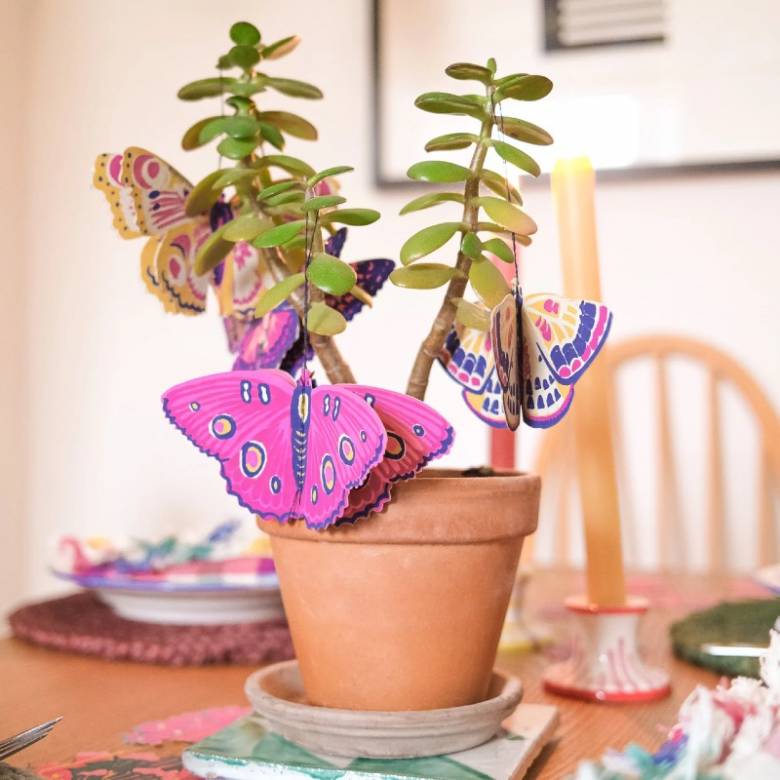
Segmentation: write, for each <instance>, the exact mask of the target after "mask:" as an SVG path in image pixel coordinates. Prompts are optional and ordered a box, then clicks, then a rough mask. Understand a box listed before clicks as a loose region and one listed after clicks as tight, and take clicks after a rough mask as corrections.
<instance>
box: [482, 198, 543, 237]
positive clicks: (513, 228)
mask: <svg viewBox="0 0 780 780" xmlns="http://www.w3.org/2000/svg"><path fill="white" fill-rule="evenodd" d="M476 202H477V203H478V204H479V205H480V206H481V207H482V208H483V209H484V211H485V213H486V214H487V215H488V216H489V217H490V219H492V220H494V221H495V222H498V224H499V225H501V226H502V227H504V228H506V229H507V230H508V231H510V232H511V233H519V234H520V235H522V236H530V235H531V234H532V233H536V222H534V221H533V220H532V219H531V217H529V216H528V214H526V213H525V212H524V211H522V210H521V209H519V208H518V207H517V206H513V205H512V204H511V203H508V202H507V201H505V200H502V199H501V198H493V197H490V196H486V197H482V198H476Z"/></svg>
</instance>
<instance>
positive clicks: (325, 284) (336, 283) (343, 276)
mask: <svg viewBox="0 0 780 780" xmlns="http://www.w3.org/2000/svg"><path fill="white" fill-rule="evenodd" d="M308 276H309V281H310V282H311V283H312V284H314V285H316V286H317V287H319V288H320V290H322V291H323V292H326V293H329V294H330V295H345V294H346V293H348V292H349V291H350V290H351V289H352V288H353V287H354V286H355V284H356V283H357V275H356V274H355V270H354V269H353V268H352V266H351V265H348V264H347V263H345V262H344V261H343V260H339V259H338V257H333V255H328V254H326V253H325V252H317V253H316V254H315V255H314V257H313V258H312V261H311V263H310V264H309V273H308Z"/></svg>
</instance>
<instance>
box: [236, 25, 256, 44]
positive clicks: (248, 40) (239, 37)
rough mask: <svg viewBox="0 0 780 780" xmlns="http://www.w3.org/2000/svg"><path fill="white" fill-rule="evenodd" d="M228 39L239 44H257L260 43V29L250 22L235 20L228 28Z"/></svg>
mask: <svg viewBox="0 0 780 780" xmlns="http://www.w3.org/2000/svg"><path fill="white" fill-rule="evenodd" d="M230 40H231V41H233V43H238V44H240V45H241V46H257V44H258V43H260V30H258V29H257V27H255V26H254V25H253V24H251V23H250V22H236V23H235V24H234V25H233V26H232V27H231V28H230Z"/></svg>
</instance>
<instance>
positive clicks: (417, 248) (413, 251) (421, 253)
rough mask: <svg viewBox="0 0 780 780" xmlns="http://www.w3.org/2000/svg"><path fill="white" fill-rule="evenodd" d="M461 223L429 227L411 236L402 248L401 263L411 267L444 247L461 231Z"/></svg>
mask: <svg viewBox="0 0 780 780" xmlns="http://www.w3.org/2000/svg"><path fill="white" fill-rule="evenodd" d="M460 227H461V224H460V222H441V223H440V224H438V225H429V226H428V227H426V228H423V229H422V230H418V231H417V232H416V233H415V234H414V235H412V236H410V237H409V238H408V239H407V240H406V241H405V242H404V245H403V246H402V247H401V262H402V263H403V264H404V265H409V263H413V262H414V261H415V260H419V259H420V258H421V257H425V256H426V255H429V254H430V253H431V252H435V251H436V250H437V249H439V248H440V247H443V246H444V245H445V244H446V243H447V242H448V241H449V240H450V239H451V238H452V237H453V236H454V235H455V233H456V232H457V231H458V230H460Z"/></svg>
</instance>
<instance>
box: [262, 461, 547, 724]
mask: <svg viewBox="0 0 780 780" xmlns="http://www.w3.org/2000/svg"><path fill="white" fill-rule="evenodd" d="M539 489H540V480H539V478H538V477H536V476H529V475H523V474H515V473H511V474H505V475H500V476H491V477H464V476H463V475H462V473H461V472H455V471H447V470H433V469H430V470H427V471H425V472H423V473H422V474H421V475H419V476H418V477H417V478H416V479H414V480H412V481H410V482H404V483H401V484H399V485H397V486H396V487H395V488H394V491H393V500H392V501H391V502H390V504H389V505H388V506H387V508H386V509H385V511H383V512H382V513H380V514H377V515H373V516H371V517H370V518H367V519H364V520H361V521H359V522H358V523H357V524H356V525H354V526H344V527H341V528H334V529H329V530H327V531H320V532H318V531H311V530H309V529H307V528H306V527H305V526H304V524H303V523H302V522H300V521H298V522H293V523H289V524H287V525H279V524H277V523H273V522H262V521H261V522H260V527H261V528H262V529H263V530H264V531H266V532H267V533H269V534H270V535H271V544H272V546H273V552H274V558H275V561H276V567H277V571H278V573H279V581H280V585H281V589H282V600H283V601H284V606H285V611H286V612H287V618H288V620H289V623H290V629H291V632H292V638H293V643H294V645H295V650H296V654H297V656H298V662H299V664H300V671H301V676H302V678H303V684H304V687H305V689H306V696H307V698H308V700H309V702H310V703H312V704H318V705H322V706H325V707H340V708H344V709H353V710H383V711H387V710H427V709H436V708H441V707H457V706H460V705H464V704H473V703H475V702H478V701H482V700H483V699H484V698H485V697H486V695H487V692H488V686H489V684H490V679H491V673H492V670H493V664H494V662H495V656H496V648H497V646H498V639H499V635H500V633H501V626H502V623H503V620H504V615H505V613H506V608H507V605H508V603H509V596H510V593H511V590H512V584H513V582H514V579H515V570H516V568H517V562H518V558H519V555H520V549H521V547H522V543H523V537H525V536H526V535H527V534H529V533H532V532H533V531H534V529H535V528H536V521H537V513H538V508H539Z"/></svg>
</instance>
